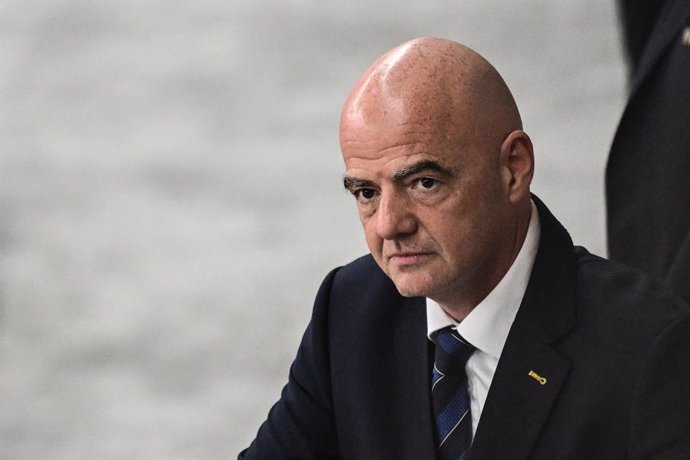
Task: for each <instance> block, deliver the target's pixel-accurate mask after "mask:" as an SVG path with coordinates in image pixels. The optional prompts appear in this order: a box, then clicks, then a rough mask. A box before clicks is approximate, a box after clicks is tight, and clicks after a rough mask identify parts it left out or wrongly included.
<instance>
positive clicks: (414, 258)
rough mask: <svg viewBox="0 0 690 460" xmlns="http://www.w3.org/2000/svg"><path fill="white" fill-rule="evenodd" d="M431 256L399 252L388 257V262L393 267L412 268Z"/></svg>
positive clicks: (421, 253)
mask: <svg viewBox="0 0 690 460" xmlns="http://www.w3.org/2000/svg"><path fill="white" fill-rule="evenodd" d="M431 255H432V253H430V252H400V253H397V254H392V255H390V256H388V260H389V261H390V263H392V264H394V265H398V266H412V265H417V264H419V263H422V262H424V261H425V260H426V259H428V258H429V257H431Z"/></svg>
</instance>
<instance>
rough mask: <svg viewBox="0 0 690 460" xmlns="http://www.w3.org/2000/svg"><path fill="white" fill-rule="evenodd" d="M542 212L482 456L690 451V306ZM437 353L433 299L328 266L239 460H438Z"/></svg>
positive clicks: (480, 441) (371, 274)
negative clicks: (281, 378) (576, 242)
mask: <svg viewBox="0 0 690 460" xmlns="http://www.w3.org/2000/svg"><path fill="white" fill-rule="evenodd" d="M538 208H539V214H540V218H541V225H542V235H541V240H540V243H539V249H538V252H537V256H536V260H535V265H534V269H533V272H532V276H531V278H530V281H529V285H528V287H527V291H526V293H525V297H524V299H523V302H522V304H521V307H520V310H519V312H518V314H517V317H516V319H515V322H514V324H513V326H512V328H511V330H510V333H509V336H508V339H507V342H506V345H505V348H504V350H503V353H502V355H501V358H500V361H499V363H498V368H497V370H496V374H495V376H494V379H493V382H492V384H491V388H490V390H489V395H488V398H487V401H486V405H485V406H484V411H483V413H482V416H481V418H480V421H479V426H478V428H477V433H476V436H475V439H474V444H473V448H472V449H473V455H472V458H473V459H474V460H500V459H510V460H522V459H527V458H529V459H545V460H546V459H548V460H554V459H578V460H581V459H607V460H611V459H623V458H633V459H642V458H655V459H661V458H664V459H671V458H673V459H680V458H690V313H689V308H688V307H687V306H686V305H685V304H683V303H682V302H680V301H679V300H678V299H677V298H676V297H674V296H672V295H670V294H668V293H667V292H666V291H664V290H662V289H659V287H658V286H657V285H656V284H654V283H653V282H651V281H650V280H649V279H648V278H647V277H645V276H644V275H642V274H639V273H638V272H636V271H632V270H631V269H629V268H627V267H625V266H621V265H617V264H614V263H611V262H607V261H605V260H603V259H600V258H598V257H595V256H593V255H590V254H589V253H587V252H586V251H585V250H584V249H581V248H574V247H573V245H572V242H571V240H570V237H569V236H568V233H567V232H566V231H565V229H564V228H563V227H561V225H560V224H559V223H558V222H557V221H556V220H555V218H554V217H553V216H552V215H551V214H550V213H549V212H548V210H547V209H546V208H545V207H544V206H543V204H541V203H539V204H538ZM430 353H431V345H430V342H429V340H428V339H427V336H426V309H425V301H424V299H423V298H404V297H401V296H400V295H399V294H398V292H397V291H396V289H395V287H394V285H393V284H392V282H391V281H390V280H389V279H388V278H387V277H386V276H385V275H384V274H383V272H381V270H380V269H379V268H378V266H377V265H376V263H375V262H374V260H373V259H372V257H371V256H366V257H363V258H361V259H358V260H356V261H354V262H353V263H351V264H349V265H347V266H345V267H343V268H340V269H338V270H335V271H333V272H332V273H331V274H329V275H328V277H327V278H326V280H325V281H324V283H323V285H322V286H321V289H320V290H319V293H318V296H317V298H316V302H315V306H314V312H313V317H312V320H311V322H310V324H309V326H308V328H307V331H306V333H305V335H304V338H303V340H302V343H301V345H300V348H299V352H298V354H297V357H296V359H295V361H294V363H293V365H292V368H291V371H290V379H289V382H288V384H287V385H286V386H285V388H284V390H283V393H282V396H281V399H280V401H278V402H277V403H276V404H275V406H274V407H273V408H272V409H271V411H270V413H269V415H268V420H267V421H266V422H265V423H264V424H263V425H262V426H261V428H260V429H259V433H258V435H257V438H256V439H255V440H254V442H253V443H252V445H251V446H250V447H249V449H248V450H246V451H245V452H243V453H242V454H240V456H239V458H244V459H267V460H269V459H270V460H276V459H318V460H325V459H337V458H342V459H357V460H375V459H395V460H400V459H410V460H425V459H433V458H434V457H435V454H434V452H435V449H434V441H433V432H432V415H431V402H430V396H429V394H430V388H429V386H430V379H431V360H432V357H431V355H430ZM530 371H535V372H537V373H538V374H539V375H541V376H543V377H545V378H546V379H547V382H546V384H545V385H541V384H540V383H539V382H537V381H536V380H535V379H533V378H532V377H530V376H529V375H528V374H529V373H530Z"/></svg>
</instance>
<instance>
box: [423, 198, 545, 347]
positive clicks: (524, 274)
mask: <svg viewBox="0 0 690 460" xmlns="http://www.w3.org/2000/svg"><path fill="white" fill-rule="evenodd" d="M540 233H541V228H540V225H539V213H538V212H537V208H536V206H535V205H534V203H532V214H531V216H530V221H529V227H528V228H527V235H526V236H525V241H524V242H523V244H522V247H521V248H520V251H519V252H518V255H517V257H516V258H515V261H514V262H513V264H512V265H511V266H510V268H509V269H508V271H507V272H506V274H505V275H504V276H503V278H502V279H501V281H499V282H498V284H497V285H496V286H495V287H494V288H493V290H492V291H491V292H489V294H488V295H487V296H486V297H485V298H484V300H482V301H481V302H479V304H477V306H476V307H474V309H472V311H471V312H470V313H469V314H468V315H467V316H466V317H465V319H464V320H463V321H462V322H461V323H459V324H458V323H457V322H456V321H455V320H453V318H451V317H450V316H448V314H446V312H445V311H444V310H443V308H441V306H440V305H439V304H438V303H436V302H434V301H433V300H431V299H429V298H427V299H426V319H427V333H428V336H429V338H431V336H432V334H433V333H434V332H436V331H437V330H439V329H442V328H444V327H447V326H454V327H455V329H456V330H457V331H458V333H459V334H460V335H461V336H462V337H463V338H464V339H465V340H467V341H468V342H469V343H471V344H472V345H473V346H475V347H476V348H477V349H479V350H481V351H483V352H485V353H488V354H489V355H491V356H493V357H494V358H496V359H498V358H499V357H500V356H501V351H502V350H503V345H504V344H505V342H506V339H507V338H508V332H509V331H510V328H511V326H512V325H513V321H514V320H515V316H516V315H517V311H518V309H519V308H520V303H521V302H522V297H523V296H524V295H525V290H526V289H527V283H528V282H529V278H530V274H531V273H532V265H533V264H534V258H535V257H536V254H537V248H538V247H539V236H540Z"/></svg>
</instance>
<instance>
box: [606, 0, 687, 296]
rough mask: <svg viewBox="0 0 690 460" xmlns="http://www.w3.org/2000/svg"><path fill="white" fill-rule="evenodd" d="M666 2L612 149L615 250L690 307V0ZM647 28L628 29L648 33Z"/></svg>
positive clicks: (611, 237) (611, 238) (610, 204)
mask: <svg viewBox="0 0 690 460" xmlns="http://www.w3.org/2000/svg"><path fill="white" fill-rule="evenodd" d="M627 3H631V4H633V3H634V4H635V5H637V6H636V8H640V6H641V5H642V3H646V4H649V5H651V4H659V3H661V2H659V3H658V2H633V1H628V2H627ZM663 3H664V5H663V7H662V8H661V9H660V12H659V13H658V19H657V21H656V22H655V25H654V26H653V27H652V29H651V32H650V33H649V35H648V38H647V40H646V46H645V47H644V51H642V53H641V55H639V57H638V58H637V60H638V61H639V63H638V65H637V68H636V69H635V70H634V73H633V78H632V82H631V90H630V95H629V99H628V103H627V106H626V108H625V111H624V113H623V116H622V118H621V121H620V124H619V126H618V130H617V132H616V135H615V137H614V141H613V144H612V146H611V152H610V155H609V160H608V165H607V170H606V201H607V220H608V225H607V227H608V245H609V255H610V257H611V259H613V260H618V261H621V262H624V263H626V264H628V265H631V266H633V267H636V268H639V269H641V270H644V271H646V272H647V273H649V274H651V275H652V276H654V277H656V278H658V279H660V280H663V281H664V282H665V283H666V284H667V285H668V286H669V287H671V288H672V289H673V290H674V291H675V292H676V293H677V294H679V295H680V296H681V297H683V298H684V299H685V300H686V302H690V0H668V1H666V2H663ZM638 4H639V5H638ZM645 8H648V9H649V8H653V7H652V6H646V7H645ZM658 8H659V7H657V9H658ZM625 11H626V10H624V12H625ZM654 14H656V13H654ZM625 17H629V18H630V20H631V21H634V15H630V14H628V15H627V16H625ZM641 28H642V29H644V24H635V23H629V24H627V25H626V26H625V29H626V30H628V31H629V34H633V33H634V32H635V31H638V32H640V33H641V35H644V33H645V31H644V30H640V29H641ZM638 48H639V45H638ZM631 52H632V53H634V52H635V51H634V50H631ZM631 56H632V58H633V62H634V61H635V56H634V54H631Z"/></svg>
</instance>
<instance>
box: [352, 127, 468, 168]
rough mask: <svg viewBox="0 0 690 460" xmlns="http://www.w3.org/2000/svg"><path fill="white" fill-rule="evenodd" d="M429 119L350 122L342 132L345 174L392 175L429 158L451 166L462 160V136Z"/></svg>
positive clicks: (446, 166) (427, 160)
mask: <svg viewBox="0 0 690 460" xmlns="http://www.w3.org/2000/svg"><path fill="white" fill-rule="evenodd" d="M429 121H431V120H427V123H414V122H409V123H399V124H393V123H377V124H375V125H372V124H367V123H353V124H351V125H349V126H348V127H347V128H345V129H343V130H342V132H341V149H342V153H343V159H344V160H345V168H346V174H348V175H353V176H355V175H361V174H364V173H366V174H377V175H391V174H394V173H395V172H396V171H397V170H399V169H401V168H405V167H409V166H410V165H412V164H417V163H420V162H429V161H431V162H435V163H438V164H441V165H443V166H444V167H445V168H447V169H453V167H454V166H456V165H458V164H459V163H461V162H462V161H463V156H464V155H463V154H462V152H463V150H464V148H463V142H462V139H461V138H459V136H458V135H457V133H456V132H453V131H452V130H451V129H449V128H448V127H447V126H444V125H445V123H429ZM358 173H359V174H358Z"/></svg>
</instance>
